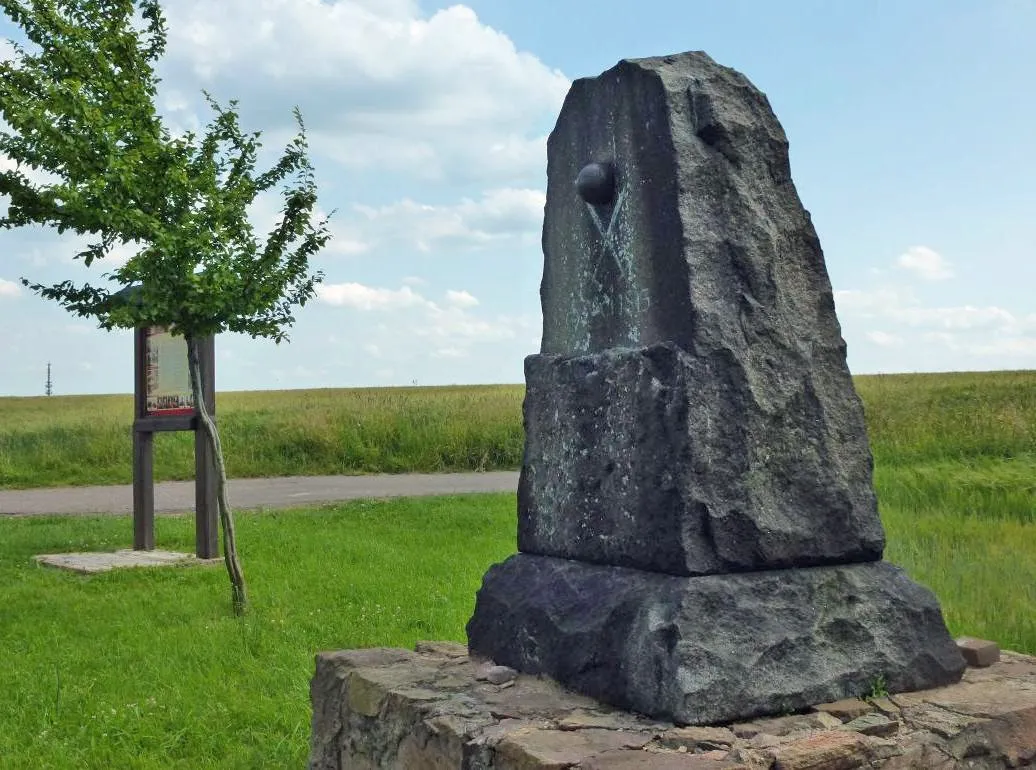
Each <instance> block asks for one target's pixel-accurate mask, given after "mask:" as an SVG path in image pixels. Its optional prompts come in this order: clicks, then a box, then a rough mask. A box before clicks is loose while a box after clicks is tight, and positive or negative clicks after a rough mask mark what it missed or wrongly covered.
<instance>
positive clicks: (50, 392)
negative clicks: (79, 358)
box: [47, 361, 54, 396]
mask: <svg viewBox="0 0 1036 770" xmlns="http://www.w3.org/2000/svg"><path fill="white" fill-rule="evenodd" d="M53 385H54V383H52V382H51V380H50V361H47V395H48V396H50V395H53V393H54V387H53Z"/></svg>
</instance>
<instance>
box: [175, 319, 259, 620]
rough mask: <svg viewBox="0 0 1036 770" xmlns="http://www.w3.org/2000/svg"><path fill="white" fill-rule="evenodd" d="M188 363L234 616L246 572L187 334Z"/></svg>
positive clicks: (243, 599)
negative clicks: (211, 467) (210, 464)
mask: <svg viewBox="0 0 1036 770" xmlns="http://www.w3.org/2000/svg"><path fill="white" fill-rule="evenodd" d="M187 364H188V369H189V370H190V375H191V393H192V395H193V396H194V406H195V409H197V411H198V419H199V420H200V422H201V425H199V428H200V429H201V430H204V431H205V435H206V436H207V437H208V440H209V446H210V447H211V448H212V456H213V457H214V458H215V460H216V502H217V506H216V507H217V508H218V509H219V523H220V527H221V529H222V530H223V561H224V563H226V565H227V574H228V575H229V576H230V596H231V601H232V603H233V606H234V614H235V615H243V614H244V613H245V609H246V608H247V606H248V593H247V591H246V589H245V575H244V572H242V570H241V562H240V561H238V558H237V537H236V534H235V530H234V514H233V512H232V511H231V510H230V501H229V500H228V498H227V466H226V464H225V463H224V462H223V447H222V445H221V444H220V441H219V432H218V431H217V430H216V423H215V421H214V420H213V419H212V415H211V414H209V407H208V404H206V403H205V393H204V389H203V387H202V382H201V355H200V351H199V341H198V338H197V337H187Z"/></svg>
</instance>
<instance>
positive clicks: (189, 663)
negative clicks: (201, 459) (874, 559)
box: [0, 372, 1036, 770]
mask: <svg viewBox="0 0 1036 770" xmlns="http://www.w3.org/2000/svg"><path fill="white" fill-rule="evenodd" d="M856 382H857V386H858V388H859V390H860V393H861V395H862V397H863V399H864V402H865V405H866V409H867V419H868V424H869V427H870V438H871V443H872V447H873V450H874V455H875V484H876V486H877V490H878V498H879V503H880V506H881V513H882V519H883V521H884V523H885V527H886V531H887V533H888V549H887V552H886V556H887V557H888V559H889V560H891V561H893V562H895V563H898V564H900V565H902V566H903V567H905V568H906V569H907V571H908V572H909V573H910V574H911V575H912V576H913V577H914V578H915V579H916V580H918V581H920V582H922V583H924V584H925V585H928V586H929V587H931V588H932V589H933V590H934V591H935V593H936V594H937V595H938V597H939V599H940V601H941V603H942V606H943V610H944V614H945V617H946V619H947V622H948V624H949V626H950V630H951V632H952V633H953V634H955V635H962V634H970V635H975V636H980V637H984V638H989V639H995V640H997V641H998V642H999V643H1000V644H1001V646H1003V647H1005V648H1008V649H1015V650H1020V651H1023V652H1029V653H1032V654H1036V373H1033V372H1018V373H1012V372H1002V373H988V374H940V375H895V376H875V377H859V378H857V380H856ZM521 395H522V391H521V388H519V387H494V388H478V387H471V388H442V389H440V388H420V389H409V388H408V389H398V390H397V389H392V390H380V391H379V390H355V391H354V390H350V391H316V392H313V391H309V392H306V391H300V392H287V393H241V394H221V396H220V402H219V404H220V411H221V420H222V422H223V426H224V429H225V430H226V431H227V432H228V434H231V433H232V432H233V430H234V429H235V428H234V426H237V429H238V430H239V431H240V433H239V434H238V436H237V437H235V438H234V439H233V440H232V441H231V442H229V443H230V447H228V453H229V454H230V455H231V457H230V460H231V472H232V474H233V475H238V476H243V475H262V474H276V473H322V472H373V471H383V470H409V469H415V470H437V469H461V468H486V469H489V468H499V467H505V468H506V467H516V466H517V464H518V462H519V457H520V451H521V441H522V434H521V422H520V399H521ZM128 403H129V402H128V400H127V399H126V398H125V397H97V398H89V397H83V398H81V399H77V398H67V399H58V398H52V399H49V400H47V399H0V447H2V448H0V458H2V459H0V463H2V464H0V468H3V473H4V474H5V476H4V480H5V483H6V484H7V485H8V486H16V485H20V486H28V485H32V484H38V483H41V482H43V481H44V480H46V481H45V483H53V482H54V479H55V478H57V477H61V480H62V481H63V482H64V483H90V482H94V483H96V482H98V481H102V480H104V481H120V480H128V472H129V468H128V465H127V464H126V460H127V459H128V456H124V454H125V455H128V448H129V441H128V431H127V425H126V422H125V420H124V417H123V415H124V413H125V410H126V409H127V408H128ZM55 405H61V406H62V409H61V410H55V409H54V408H53V407H54V406H55ZM8 418H10V419H8ZM92 418H95V419H97V420H99V421H100V422H101V424H102V425H107V426H108V427H107V428H104V429H102V430H100V431H97V430H95V429H94V428H92V427H90V422H89V420H90V419H92ZM347 435H348V436H353V437H355V440H356V441H357V443H356V444H355V445H349V446H345V445H342V444H341V443H340V442H339V443H336V442H337V441H339V440H338V439H336V438H335V436H339V437H341V436H347ZM248 436H251V437H252V438H248ZM262 436H265V437H267V438H265V439H262V441H261V442H260V443H263V442H265V443H263V445H260V446H257V445H256V442H257V441H258V439H257V438H256V437H262ZM375 436H382V437H383V439H384V444H383V445H379V444H377V440H376V439H375ZM72 437H78V439H77V440H78V441H79V443H78V444H76V445H75V446H72V447H67V446H63V443H64V442H69V441H71V440H72ZM361 437H362V440H361ZM167 438H168V439H178V438H181V437H174V436H161V437H160V439H163V440H164V439H167ZM183 438H186V437H183ZM440 442H441V444H442V445H441V446H440ZM157 443H158V444H159V445H163V441H159V442H157ZM273 445H275V446H276V447H278V448H277V449H276V450H274V449H271V446H273ZM102 447H106V448H105V449H103V450H102V449H101V448H102ZM189 449H190V445H189V444H188V443H187V442H184V445H183V446H182V447H180V448H177V446H176V442H175V441H166V442H164V449H162V450H161V451H162V454H161V457H162V460H161V462H162V463H164V464H165V465H164V471H163V474H164V476H165V477H166V478H169V477H175V476H177V475H180V476H186V475H188V471H189V469H190V463H189ZM361 450H362V451H361ZM20 452H25V453H29V455H28V458H26V457H23V456H20V455H19V454H18V453H20ZM32 452H36V454H35V455H32V454H31V453H32ZM178 452H179V453H180V454H179V455H178V454H177V453H178ZM447 452H449V453H451V454H449V457H450V458H452V459H451V460H450V461H449V462H446V461H445V460H444V458H445V457H446V456H447V455H446V453H447ZM235 453H240V454H241V455H243V456H246V457H242V458H238V460H237V461H236V462H237V463H239V464H237V465H235V464H234V463H235V460H234V459H233V455H234V454H235ZM278 453H280V454H278ZM509 453H510V454H509ZM181 455H182V456H181ZM360 456H363V457H365V458H366V460H365V461H364V463H359V464H356V465H350V464H348V463H345V460H344V458H357V457H360ZM16 457H17V458H18V459H17V461H16V460H15V458H16ZM415 457H420V458H424V459H423V460H422V461H421V462H422V463H428V462H430V463H431V464H430V465H423V464H420V463H415V462H414V461H413V458H415ZM33 458H35V459H33ZM40 458H43V459H42V460H41V459H40ZM435 458H438V459H435ZM464 458H466V459H464ZM278 459H280V461H281V462H280V463H279V464H278V462H277V461H278ZM389 459H390V460H391V463H393V464H390V465H386V464H381V463H384V462H387V461H388V460H389ZM44 461H48V462H49V466H47V462H44ZM41 463H42V464H43V465H45V466H47V467H46V468H44V469H40V467H39V465H40V464H41ZM264 463H265V465H264ZM335 463H338V464H337V465H335ZM178 464H179V465H178ZM178 467H179V468H180V469H181V470H182V471H183V473H179V471H176V470H175V469H176V468H178ZM96 468H101V469H102V470H101V471H99V472H100V473H101V474H102V475H101V476H100V477H98V476H95V475H93V471H94V470H95V469H96ZM62 474H63V475H62ZM119 474H126V477H125V478H122V477H120V476H119ZM238 529H239V541H240V548H241V554H242V559H243V561H244V566H245V570H246V574H247V576H248V578H249V583H250V591H251V600H252V610H251V612H250V613H249V615H248V616H246V617H245V618H244V619H243V620H238V619H235V618H234V617H233V616H232V615H231V613H230V609H229V597H228V594H229V589H228V587H227V584H226V574H225V572H224V571H223V570H222V569H220V568H214V569H192V570H187V569H173V570H142V571H132V572H124V573H120V574H112V575H101V576H94V577H79V576H74V575H69V574H65V573H61V572H58V571H55V570H49V569H44V568H40V567H37V566H35V565H34V564H33V563H32V562H31V556H32V555H33V554H36V553H41V552H48V551H51V552H53V551H70V550H106V549H112V548H115V547H126V546H127V545H128V543H129V540H130V537H131V535H130V527H129V523H128V521H127V519H126V518H124V517H119V518H116V517H91V518H79V517H48V518H20V519H12V518H7V519H4V518H2V517H0V661H2V665H0V687H2V688H3V695H4V697H3V698H0V768H3V769H4V770H6V768H65V767H84V768H107V767H120V768H142V769H143V768H149V769H150V768H155V769H157V768H254V767H301V766H303V765H304V761H305V756H306V752H307V740H308V734H309V701H308V691H307V681H308V678H309V676H310V675H311V674H312V669H313V661H312V656H313V653H314V652H315V651H317V650H320V649H328V648H343V647H356V646H369V645H391V646H411V645H412V644H413V642H415V641H417V640H418V639H422V638H434V639H455V640H463V638H464V623H465V622H466V620H467V618H468V616H469V614H470V612H471V608H472V606H473V600H474V591H475V589H476V588H477V586H478V583H479V580H480V578H481V575H482V573H483V572H484V570H485V569H486V567H487V566H488V565H489V564H490V563H492V562H494V561H498V560H500V559H501V558H503V557H504V556H506V555H507V554H508V553H510V552H512V551H513V550H514V547H515V546H514V535H515V496H514V495H513V494H505V495H479V496H465V497H454V498H436V499H413V500H400V501H394V502H372V501H360V502H356V503H350V504H346V505H340V506H329V507H325V508H320V509H313V510H300V511H295V512H290V513H277V512H263V511H259V512H241V513H239V516H238ZM157 536H158V542H159V546H160V547H169V548H181V549H185V550H190V549H191V547H192V542H193V530H192V523H191V522H190V520H189V519H187V518H183V517H176V518H160V519H159V521H158V533H157Z"/></svg>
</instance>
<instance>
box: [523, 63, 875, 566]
mask: <svg viewBox="0 0 1036 770" xmlns="http://www.w3.org/2000/svg"><path fill="white" fill-rule="evenodd" d="M590 163H601V164H607V165H608V166H609V167H610V168H611V169H612V172H613V173H614V181H615V188H616V191H615V194H614V199H613V200H611V202H608V203H605V204H601V205H594V204H593V203H591V202H588V201H587V200H584V198H582V197H580V194H579V191H578V190H577V189H576V184H575V181H576V179H577V177H578V176H579V175H580V172H581V171H583V169H584V168H585V167H586V166H587V165H588V164H590ZM585 176H586V175H585V174H584V177H585ZM547 179H548V182H547V206H546V210H545V218H544V225H543V249H544V260H545V262H544V273H543V283H542V286H541V299H542V305H543V319H544V325H543V342H542V346H541V353H542V355H541V356H533V357H530V358H529V359H528V360H527V364H526V367H527V368H526V381H527V387H528V390H527V396H526V401H525V425H526V435H527V439H526V452H525V462H524V464H523V469H522V480H521V484H520V503H519V505H520V513H521V521H522V524H521V528H520V534H519V549H520V550H522V551H525V552H528V553H540V554H545V555H554V556H562V557H565V558H575V559H581V560H586V561H594V562H599V563H607V564H617V565H621V566H629V567H637V568H641V569H647V570H656V571H664V572H670V573H673V574H681V575H690V574H706V573H710V572H726V571H736V570H750V569H763V568H768V567H780V566H792V565H813V564H824V563H834V562H838V561H862V560H867V559H877V558H879V557H880V555H881V552H882V547H883V533H882V530H881V524H880V522H879V520H878V515H877V507H876V502H875V497H874V493H873V490H872V485H871V455H870V449H869V446H868V444H867V438H866V429H865V425H864V421H863V410H862V407H861V404H860V401H859V398H858V397H857V395H856V392H855V390H854V389H853V385H852V381H851V379H850V376H849V371H848V368H847V366H846V363H845V344H844V342H843V340H842V337H841V331H840V328H839V325H838V321H837V319H836V317H835V309H834V302H833V298H832V292H831V284H830V280H829V278H828V275H827V271H826V268H825V265H824V258H823V253H822V251H821V248H820V243H819V241H818V239H817V236H816V232H815V230H814V228H813V225H812V223H811V222H810V219H809V215H808V213H807V212H806V211H805V209H804V208H803V206H802V203H801V201H800V200H799V197H798V194H797V192H796V190H795V186H794V184H793V183H792V181H791V173H790V167H789V163H788V142H787V139H786V137H785V135H784V131H783V129H782V128H781V126H780V123H779V122H778V121H777V118H776V117H775V116H774V114H773V111H772V110H771V108H770V105H769V103H768V102H767V100H766V97H765V96H764V95H763V94H762V93H760V92H759V91H758V90H757V89H756V88H755V87H754V86H752V84H751V83H750V82H749V81H748V80H747V79H746V78H745V77H744V76H743V75H741V74H740V73H738V72H735V71H734V70H731V69H728V68H726V67H722V66H720V65H718V64H716V63H715V62H714V61H712V59H710V58H709V57H708V56H707V55H705V54H703V53H700V52H698V53H695V52H692V53H686V54H681V55H678V56H668V57H664V58H655V59H640V60H629V61H623V62H620V63H619V64H618V65H617V66H616V67H615V68H613V69H611V70H609V71H608V72H605V73H604V74H602V75H600V76H599V77H596V78H588V79H583V80H577V81H576V82H575V83H574V84H573V86H572V89H571V91H570V92H569V94H568V97H567V98H566V100H565V104H564V107H563V108H562V111H561V115H560V116H559V118H558V121H557V125H556V126H555V128H554V131H553V133H552V134H551V137H550V140H549V143H548V159H547ZM584 182H585V178H584ZM580 189H582V188H580ZM594 199H595V200H596V198H594Z"/></svg>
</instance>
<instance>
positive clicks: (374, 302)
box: [317, 283, 429, 310]
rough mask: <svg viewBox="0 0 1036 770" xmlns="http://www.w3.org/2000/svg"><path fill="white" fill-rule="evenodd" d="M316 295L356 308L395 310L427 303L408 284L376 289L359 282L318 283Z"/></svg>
mask: <svg viewBox="0 0 1036 770" xmlns="http://www.w3.org/2000/svg"><path fill="white" fill-rule="evenodd" d="M317 297H318V298H319V299H321V300H323V301H324V302H326V303H328V304H329V305H336V306H339V307H350V308H354V309H356V310H395V309H398V308H405V307H414V306H421V305H428V304H429V302H428V300H426V299H425V298H424V297H422V296H421V295H420V294H418V293H417V292H415V291H414V290H413V289H411V288H410V287H409V286H404V287H403V288H401V289H378V288H374V287H371V286H364V285H363V284H361V283H332V284H319V285H318V286H317Z"/></svg>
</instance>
